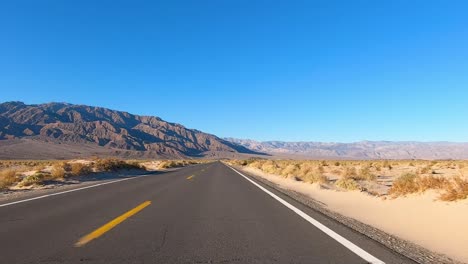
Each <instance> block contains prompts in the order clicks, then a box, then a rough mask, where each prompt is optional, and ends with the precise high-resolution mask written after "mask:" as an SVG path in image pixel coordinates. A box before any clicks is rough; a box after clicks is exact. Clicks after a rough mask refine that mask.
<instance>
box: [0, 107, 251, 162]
mask: <svg viewBox="0 0 468 264" xmlns="http://www.w3.org/2000/svg"><path fill="white" fill-rule="evenodd" d="M28 145H30V146H36V147H37V148H36V149H29V150H28V149H27V146H28ZM59 145H61V146H60V153H61V154H60V157H62V156H63V157H69V156H73V155H76V154H77V153H78V154H86V155H87V154H103V153H108V154H109V155H112V153H113V154H122V155H127V156H135V157H140V156H141V157H158V156H160V157H199V156H203V155H205V154H204V153H210V155H212V156H214V154H213V153H245V154H257V153H256V152H254V151H252V150H249V149H247V148H245V147H243V146H240V145H238V144H236V143H232V142H229V141H226V140H224V139H221V138H219V137H216V136H214V135H210V134H207V133H203V132H201V131H198V130H194V129H188V128H186V127H184V126H182V125H179V124H175V123H169V122H166V121H164V120H162V119H161V118H158V117H154V116H139V115H133V114H129V113H127V112H121V111H115V110H110V109H106V108H102V107H93V106H86V105H73V104H67V103H48V104H39V105H27V104H24V103H22V102H6V103H2V104H0V157H3V158H8V157H12V158H15V157H25V158H26V157H27V158H34V151H38V152H41V151H42V152H44V151H43V150H42V149H41V148H52V149H50V150H48V152H47V153H49V154H50V155H49V154H48V155H45V156H47V157H46V158H55V157H54V154H53V153H54V150H55V149H57V148H58V146H59ZM64 145H65V146H68V148H69V151H68V152H67V147H65V148H64V147H63V146H64ZM84 148H86V149H87V151H84V152H83V149H84ZM15 149H19V150H18V151H22V152H28V151H29V152H31V153H29V154H30V155H28V153H20V154H18V153H16V152H18V151H16V152H15ZM2 150H8V153H6V154H5V151H4V153H3V154H2ZM49 156H50V157H49Z"/></svg>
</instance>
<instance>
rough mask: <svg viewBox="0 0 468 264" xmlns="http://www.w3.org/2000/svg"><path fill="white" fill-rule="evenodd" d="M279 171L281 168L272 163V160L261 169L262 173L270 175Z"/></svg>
mask: <svg viewBox="0 0 468 264" xmlns="http://www.w3.org/2000/svg"><path fill="white" fill-rule="evenodd" d="M278 169H279V166H278V165H277V164H276V163H275V162H274V161H271V160H269V161H266V162H265V163H264V164H263V165H262V167H261V170H262V171H264V172H266V173H270V174H274V173H277V172H278Z"/></svg>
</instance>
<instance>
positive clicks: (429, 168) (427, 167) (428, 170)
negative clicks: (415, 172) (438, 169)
mask: <svg viewBox="0 0 468 264" xmlns="http://www.w3.org/2000/svg"><path fill="white" fill-rule="evenodd" d="M429 172H432V167H431V166H430V165H427V166H424V167H423V168H421V170H419V173H421V174H428V173H429Z"/></svg>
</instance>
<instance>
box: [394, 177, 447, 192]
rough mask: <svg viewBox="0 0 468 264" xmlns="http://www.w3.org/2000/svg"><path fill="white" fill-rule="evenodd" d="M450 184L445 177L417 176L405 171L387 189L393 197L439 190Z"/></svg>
mask: <svg viewBox="0 0 468 264" xmlns="http://www.w3.org/2000/svg"><path fill="white" fill-rule="evenodd" d="M449 186H451V183H450V181H449V180H447V179H446V178H442V177H434V176H426V177H424V176H419V175H416V174H413V173H407V174H404V175H402V176H400V177H399V178H398V179H396V180H395V182H394V183H393V185H392V187H391V188H390V190H389V194H391V195H393V196H394V197H397V196H400V195H407V194H411V193H421V192H425V191H427V190H441V189H446V188H448V187H449Z"/></svg>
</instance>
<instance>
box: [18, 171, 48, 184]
mask: <svg viewBox="0 0 468 264" xmlns="http://www.w3.org/2000/svg"><path fill="white" fill-rule="evenodd" d="M45 179H46V176H45V174H43V173H40V172H38V173H35V174H33V175H29V176H26V177H25V178H23V180H22V181H21V182H20V183H19V185H20V186H30V185H33V184H41V183H42V182H43V181H44V180H45Z"/></svg>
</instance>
